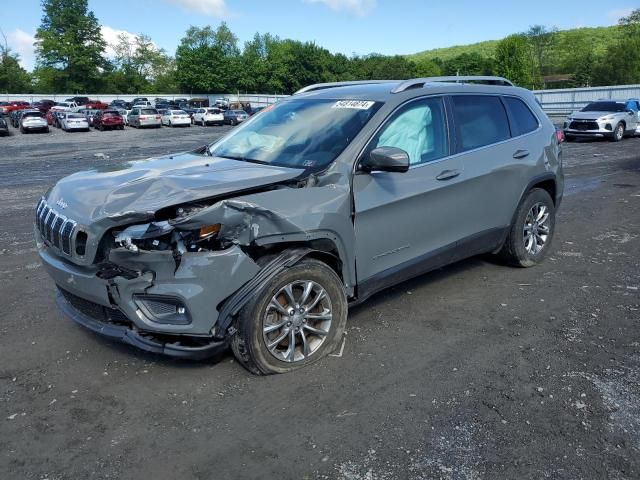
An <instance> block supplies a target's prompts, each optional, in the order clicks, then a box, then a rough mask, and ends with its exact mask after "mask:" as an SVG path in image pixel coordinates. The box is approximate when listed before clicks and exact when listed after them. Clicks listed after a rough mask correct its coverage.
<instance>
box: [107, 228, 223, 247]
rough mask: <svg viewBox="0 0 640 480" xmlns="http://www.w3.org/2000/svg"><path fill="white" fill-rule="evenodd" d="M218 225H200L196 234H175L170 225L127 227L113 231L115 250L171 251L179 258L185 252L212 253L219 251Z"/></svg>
mask: <svg viewBox="0 0 640 480" xmlns="http://www.w3.org/2000/svg"><path fill="white" fill-rule="evenodd" d="M221 227H222V225H220V224H219V223H218V224H213V225H203V226H202V227H200V228H199V229H196V230H179V229H178V228H176V226H175V225H173V224H172V223H171V222H170V221H168V220H164V221H159V222H150V223H146V224H140V225H131V226H129V227H127V228H125V229H124V230H119V231H114V232H113V235H114V241H115V244H116V246H118V247H123V248H126V249H127V250H130V251H132V252H138V251H140V250H173V251H174V252H176V253H178V254H180V255H182V254H184V253H186V252H199V251H202V250H216V249H220V248H222V245H221V244H220V241H219V239H218V234H219V233H220V229H221Z"/></svg>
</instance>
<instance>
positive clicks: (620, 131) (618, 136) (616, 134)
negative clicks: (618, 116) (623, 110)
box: [611, 122, 624, 142]
mask: <svg viewBox="0 0 640 480" xmlns="http://www.w3.org/2000/svg"><path fill="white" fill-rule="evenodd" d="M623 138H624V124H623V123H622V122H618V124H617V125H616V128H614V129H613V134H612V135H611V141H612V142H619V141H620V140H622V139H623Z"/></svg>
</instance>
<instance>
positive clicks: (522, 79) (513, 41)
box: [495, 35, 533, 88]
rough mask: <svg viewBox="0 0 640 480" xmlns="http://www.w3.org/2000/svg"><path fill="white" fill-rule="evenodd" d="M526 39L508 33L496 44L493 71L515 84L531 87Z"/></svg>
mask: <svg viewBox="0 0 640 480" xmlns="http://www.w3.org/2000/svg"><path fill="white" fill-rule="evenodd" d="M528 53H529V52H528V45H527V39H526V38H525V37H524V36H523V35H509V36H508V37H506V38H504V39H502V40H500V42H499V43H498V45H496V58H495V73H496V74H497V75H500V76H502V77H505V78H507V79H509V80H511V81H512V82H513V83H515V84H516V85H519V86H522V87H525V88H531V87H532V86H533V85H532V83H533V82H532V78H531V70H530V68H529V55H528Z"/></svg>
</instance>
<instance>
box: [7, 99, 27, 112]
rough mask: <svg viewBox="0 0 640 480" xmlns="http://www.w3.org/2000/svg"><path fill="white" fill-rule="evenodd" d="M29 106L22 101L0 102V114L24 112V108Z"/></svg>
mask: <svg viewBox="0 0 640 480" xmlns="http://www.w3.org/2000/svg"><path fill="white" fill-rule="evenodd" d="M30 106H31V105H30V104H29V102H23V101H19V100H18V101H10V102H0V113H4V114H7V113H11V112H13V111H14V110H24V109H25V108H29V107H30Z"/></svg>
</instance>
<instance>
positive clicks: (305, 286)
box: [231, 258, 348, 375]
mask: <svg viewBox="0 0 640 480" xmlns="http://www.w3.org/2000/svg"><path fill="white" fill-rule="evenodd" d="M347 310H348V306H347V298H346V295H345V291H344V288H343V286H342V281H341V280H340V278H339V277H338V275H336V273H335V272H334V271H333V270H332V269H331V268H330V267H329V266H328V265H326V264H325V263H323V262H321V261H319V260H316V259H312V258H308V259H304V260H302V261H301V262H299V263H297V264H296V265H294V266H292V267H290V268H288V269H286V270H285V271H283V272H281V273H279V274H278V275H276V276H275V277H274V278H272V279H271V280H270V281H269V282H267V284H266V285H264V286H263V287H262V288H261V289H259V290H258V291H257V292H255V295H254V296H253V298H252V299H251V300H250V301H249V303H247V304H246V305H245V306H244V307H243V308H242V310H241V311H240V313H239V314H238V318H237V321H236V323H235V328H236V332H235V333H234V335H233V337H232V338H231V349H232V350H233V353H234V355H235V357H236V358H237V360H238V361H239V362H240V363H241V364H242V365H243V366H244V367H245V368H246V369H247V370H249V371H250V372H252V373H254V374H257V375H269V374H274V373H287V372H291V371H293V370H297V369H299V368H302V367H305V366H307V365H309V364H311V363H314V362H316V361H318V360H320V359H321V358H323V357H324V356H326V355H327V354H329V353H331V352H332V351H333V350H334V349H335V348H336V346H337V345H338V343H339V342H340V340H341V339H342V336H343V334H344V329H345V324H346V321H347Z"/></svg>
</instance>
